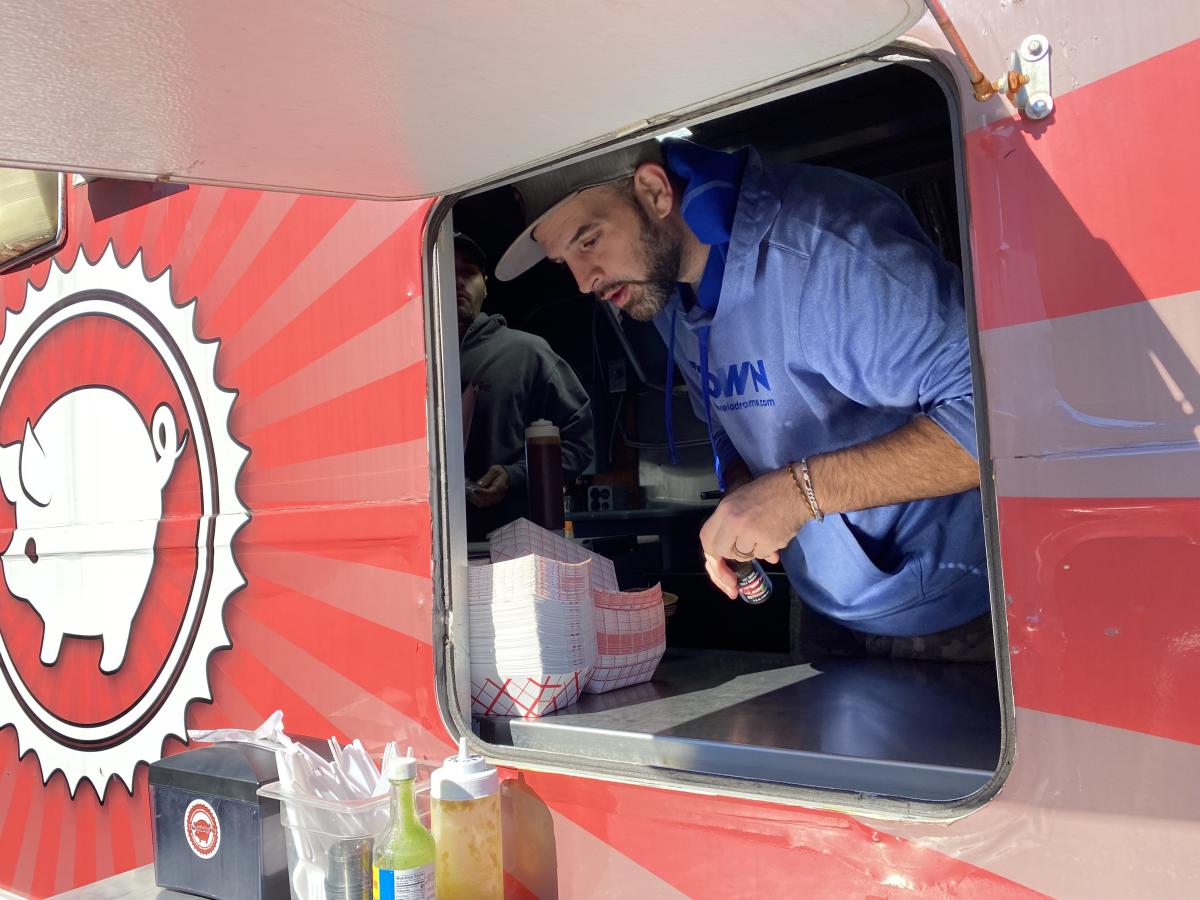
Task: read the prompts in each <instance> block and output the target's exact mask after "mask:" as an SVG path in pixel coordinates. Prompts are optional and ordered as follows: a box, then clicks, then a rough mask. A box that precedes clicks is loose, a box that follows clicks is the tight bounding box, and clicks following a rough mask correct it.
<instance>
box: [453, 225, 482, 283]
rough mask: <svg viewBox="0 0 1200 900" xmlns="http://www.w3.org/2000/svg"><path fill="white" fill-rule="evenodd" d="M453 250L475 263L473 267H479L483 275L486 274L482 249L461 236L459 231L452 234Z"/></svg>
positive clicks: (466, 237)
mask: <svg viewBox="0 0 1200 900" xmlns="http://www.w3.org/2000/svg"><path fill="white" fill-rule="evenodd" d="M454 249H455V250H456V251H457V252H459V253H461V254H462V255H463V256H465V257H466V258H467V259H469V260H471V262H473V263H475V265H477V266H479V268H480V269H481V270H483V272H484V274H486V273H487V270H488V258H487V254H486V253H484V252H483V248H482V247H480V246H479V245H478V244H477V243H475V241H474V240H473V239H472V238H470V237H468V236H467V235H465V234H463V233H462V232H461V231H456V232H454Z"/></svg>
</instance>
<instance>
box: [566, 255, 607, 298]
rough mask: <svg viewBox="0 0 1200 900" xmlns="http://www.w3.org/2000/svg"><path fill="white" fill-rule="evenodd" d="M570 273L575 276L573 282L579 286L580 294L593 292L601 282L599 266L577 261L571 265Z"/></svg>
mask: <svg viewBox="0 0 1200 900" xmlns="http://www.w3.org/2000/svg"><path fill="white" fill-rule="evenodd" d="M571 274H572V275H574V276H575V283H576V284H577V285H578V286H579V293H581V294H591V293H594V292H595V290H596V287H597V285H599V284H600V282H601V277H600V276H601V271H600V267H599V266H594V265H588V264H586V263H577V264H575V265H572V266H571Z"/></svg>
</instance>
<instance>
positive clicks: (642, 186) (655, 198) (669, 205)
mask: <svg viewBox="0 0 1200 900" xmlns="http://www.w3.org/2000/svg"><path fill="white" fill-rule="evenodd" d="M633 193H634V196H636V197H637V198H638V202H640V203H641V204H642V208H643V209H645V210H646V212H647V213H649V214H651V215H655V216H657V217H658V218H660V219H665V218H666V217H667V216H669V215H670V214H671V210H672V209H674V207H675V188H674V186H673V185H672V184H671V177H670V176H669V175H668V174H667V170H666V169H665V168H663V166H662V164H661V163H656V162H644V163H642V164H641V165H640V166H638V167H637V170H636V171H635V172H634V173H633Z"/></svg>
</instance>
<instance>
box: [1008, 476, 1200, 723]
mask: <svg viewBox="0 0 1200 900" xmlns="http://www.w3.org/2000/svg"><path fill="white" fill-rule="evenodd" d="M1197 522H1200V500H1198V499H1180V498H1167V499H1144V500H1143V499H1133V500H1131V499H1116V500H1102V499H1094V500H1093V499H1088V500H1084V499H1077V498H1061V499H1060V498H1023V497H1001V498H1000V535H1001V541H1000V548H1001V553H1002V556H1003V561H1004V572H1005V589H1006V591H1007V593H1008V594H1009V596H1010V597H1011V598H1012V604H1011V606H1010V607H1009V611H1008V623H1009V644H1010V645H1011V647H1012V651H1011V657H1012V670H1013V687H1014V694H1015V697H1016V701H1017V704H1018V705H1020V706H1024V707H1029V708H1032V709H1037V710H1041V711H1043V712H1051V713H1056V714H1058V715H1063V716H1070V717H1072V718H1077V719H1084V720H1086V721H1092V722H1099V723H1102V724H1105V725H1113V726H1116V727H1118V728H1125V729H1129V730H1132V731H1139V732H1142V733H1145V734H1153V735H1158V736H1161V737H1166V738H1172V739H1174V740H1180V741H1189V742H1191V743H1200V708H1198V707H1197V706H1196V704H1195V703H1194V702H1193V695H1194V693H1195V685H1196V684H1197V683H1200V604H1197V603H1196V585H1198V584H1200V545H1198V544H1197V543H1196V539H1195V535H1196V523H1197Z"/></svg>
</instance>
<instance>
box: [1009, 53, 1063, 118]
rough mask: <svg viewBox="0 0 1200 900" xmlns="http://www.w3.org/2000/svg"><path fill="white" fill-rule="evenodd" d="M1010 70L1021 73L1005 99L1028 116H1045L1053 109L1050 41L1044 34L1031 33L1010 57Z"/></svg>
mask: <svg viewBox="0 0 1200 900" xmlns="http://www.w3.org/2000/svg"><path fill="white" fill-rule="evenodd" d="M1009 69H1010V70H1011V72H1010V75H1011V74H1012V72H1015V73H1017V74H1018V75H1019V76H1020V86H1019V87H1018V88H1017V90H1016V91H1014V92H1012V93H1010V94H1009V95H1008V99H1010V100H1011V101H1012V102H1013V105H1014V106H1016V107H1017V109H1019V110H1021V112H1023V113H1025V115H1026V117H1027V118H1030V119H1044V118H1046V116H1048V115H1050V113H1052V112H1054V95H1053V94H1052V93H1051V92H1050V41H1049V39H1048V38H1047V37H1046V36H1045V35H1044V34H1031V35H1030V36H1029V37H1027V38H1025V40H1023V41H1021V48H1020V49H1019V50H1016V51H1014V52H1013V54H1012V56H1011V57H1010V58H1009Z"/></svg>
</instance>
